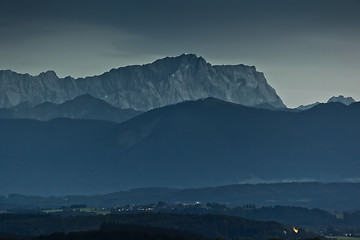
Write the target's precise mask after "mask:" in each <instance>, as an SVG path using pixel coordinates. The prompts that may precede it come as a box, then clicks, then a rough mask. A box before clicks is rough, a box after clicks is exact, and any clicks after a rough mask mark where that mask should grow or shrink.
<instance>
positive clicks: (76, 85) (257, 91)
mask: <svg viewBox="0 0 360 240" xmlns="http://www.w3.org/2000/svg"><path fill="white" fill-rule="evenodd" d="M0 93H1V94H0V107H2V108H8V107H12V106H15V105H18V104H19V103H21V102H30V103H31V104H35V105H36V104H40V103H44V102H51V103H56V104H60V103H63V102H65V101H69V100H71V99H73V98H75V97H77V96H80V95H84V94H90V95H92V96H94V97H96V98H100V99H103V100H105V101H106V102H108V103H110V104H111V105H113V106H117V107H120V108H132V109H135V110H140V111H147V110H150V109H153V108H157V107H162V106H166V105H169V104H175V103H179V102H182V101H186V100H196V99H199V98H205V97H215V98H219V99H222V100H225V101H229V102H234V103H240V104H242V105H247V106H254V105H258V104H263V103H267V104H270V105H272V106H273V107H276V108H284V107H285V105H284V104H283V102H282V101H281V99H280V97H279V96H278V95H277V94H276V92H275V90H274V89H273V88H272V87H271V86H270V85H269V84H268V83H267V81H266V79H265V77H264V74H263V73H261V72H257V71H256V69H255V67H250V66H245V65H234V66H226V65H225V66H212V65H210V64H209V63H207V62H206V61H205V59H203V58H202V57H197V56H196V55H194V54H183V55H181V56H178V57H166V58H164V59H160V60H157V61H155V62H153V63H151V64H146V65H142V66H140V65H136V66H127V67H121V68H118V69H112V70H111V71H109V72H106V73H104V74H102V75H99V76H93V77H86V78H79V79H74V78H71V77H66V78H59V77H58V76H57V75H56V73H55V72H54V71H48V72H45V73H41V74H40V75H38V76H30V75H29V74H18V73H15V72H12V71H10V70H6V71H0Z"/></svg>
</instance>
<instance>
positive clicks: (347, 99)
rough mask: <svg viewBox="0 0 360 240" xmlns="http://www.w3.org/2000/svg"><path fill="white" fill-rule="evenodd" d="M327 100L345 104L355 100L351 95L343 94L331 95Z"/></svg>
mask: <svg viewBox="0 0 360 240" xmlns="http://www.w3.org/2000/svg"><path fill="white" fill-rule="evenodd" d="M327 102H328V103H330V102H340V103H342V104H345V105H350V104H352V103H354V102H355V100H354V99H353V98H352V97H344V96H343V95H339V96H338V97H335V96H334V97H331V98H330V99H329V100H328V101H327Z"/></svg>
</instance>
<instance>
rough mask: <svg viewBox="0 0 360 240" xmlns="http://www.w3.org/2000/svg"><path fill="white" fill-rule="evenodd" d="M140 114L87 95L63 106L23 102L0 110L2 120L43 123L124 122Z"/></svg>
mask: <svg viewBox="0 0 360 240" xmlns="http://www.w3.org/2000/svg"><path fill="white" fill-rule="evenodd" d="M140 113H141V112H139V111H135V110H133V109H119V108H116V107H114V106H111V105H110V104H109V103H107V102H105V101H103V100H101V99H97V98H94V97H92V96H91V95H88V94H87V95H82V96H79V97H76V98H74V99H72V100H70V101H67V102H65V103H62V104H55V103H50V102H45V103H41V104H39V105H36V106H33V105H32V104H30V103H29V102H23V103H21V104H19V105H17V106H15V107H12V108H8V109H0V118H25V119H36V120H41V121H48V120H51V119H55V118H71V119H94V120H106V121H112V122H123V121H126V120H128V119H130V118H133V117H135V116H137V115H139V114H140Z"/></svg>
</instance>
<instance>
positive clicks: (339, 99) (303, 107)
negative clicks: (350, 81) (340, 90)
mask: <svg viewBox="0 0 360 240" xmlns="http://www.w3.org/2000/svg"><path fill="white" fill-rule="evenodd" d="M334 102H339V103H342V104H345V105H350V104H352V103H354V102H355V100H354V99H353V98H352V97H344V96H343V95H339V96H338V97H335V96H333V97H331V98H330V99H329V100H328V101H327V103H334ZM319 104H320V102H315V103H312V104H308V105H300V106H299V107H297V108H295V110H300V111H303V110H308V109H310V108H313V107H315V106H317V105H319Z"/></svg>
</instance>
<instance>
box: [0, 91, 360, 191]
mask: <svg viewBox="0 0 360 240" xmlns="http://www.w3.org/2000/svg"><path fill="white" fill-rule="evenodd" d="M359 120H360V104H359V103H354V104H351V105H349V106H345V105H343V104H341V103H329V104H320V105H318V106H316V107H314V108H312V109H310V110H307V111H302V112H284V111H269V110H264V109H255V108H248V107H244V106H240V105H236V104H232V103H227V102H223V101H220V100H217V99H213V98H208V99H203V100H198V101H189V102H184V103H181V104H176V105H172V106H168V107H164V108H160V109H155V110H152V111H150V112H147V113H145V114H142V115H140V116H137V117H135V118H133V119H131V120H129V121H126V122H124V123H121V124H111V123H106V122H102V121H75V120H65V119H58V120H54V121H50V122H45V123H42V122H37V121H29V120H16V121H15V120H0V132H1V133H2V134H1V135H0V161H1V166H2V168H1V169H0V180H1V182H6V183H7V184H6V185H2V186H0V188H1V189H0V193H1V192H9V191H10V192H14V191H15V192H20V193H40V194H42V193H77V194H79V193H91V192H92V193H95V192H109V191H115V190H119V189H128V188H134V187H147V186H162V187H201V186H211V185H225V184H233V183H238V182H240V181H262V180H272V181H284V180H288V181H289V180H307V179H313V180H319V181H341V180H346V179H347V180H350V179H358V178H359V172H360V164H359V162H358V161H359V159H360V148H359V144H360V139H359V136H360V127H359V124H358V122H359ZM14 173H15V174H14Z"/></svg>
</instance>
